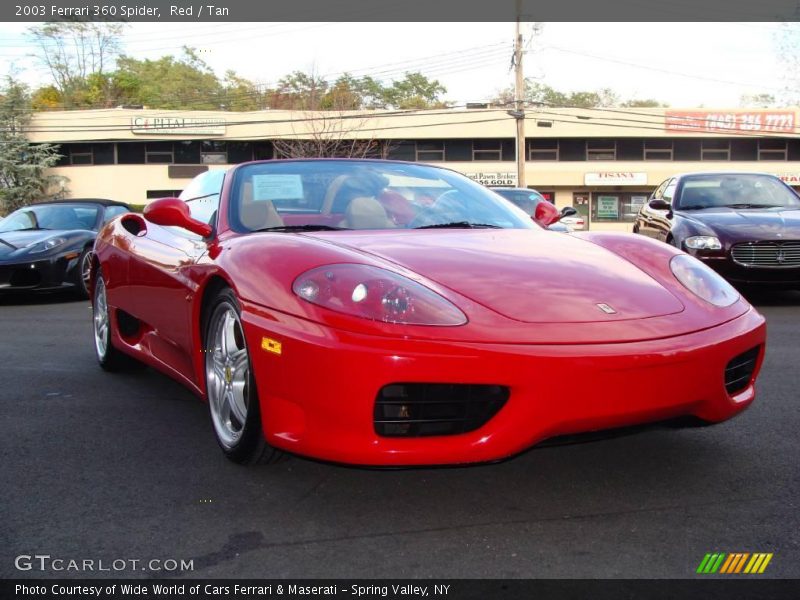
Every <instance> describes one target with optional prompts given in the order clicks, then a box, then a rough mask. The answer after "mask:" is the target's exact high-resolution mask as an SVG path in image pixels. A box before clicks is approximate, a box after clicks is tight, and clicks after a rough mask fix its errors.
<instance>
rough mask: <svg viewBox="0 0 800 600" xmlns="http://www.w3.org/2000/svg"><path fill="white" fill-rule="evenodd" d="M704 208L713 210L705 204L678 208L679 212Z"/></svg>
mask: <svg viewBox="0 0 800 600" xmlns="http://www.w3.org/2000/svg"><path fill="white" fill-rule="evenodd" d="M704 208H711V207H710V206H705V205H703V204H689V205H688V206H680V207H678V210H702V209H704Z"/></svg>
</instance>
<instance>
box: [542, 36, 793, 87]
mask: <svg viewBox="0 0 800 600" xmlns="http://www.w3.org/2000/svg"><path fill="white" fill-rule="evenodd" d="M545 49H546V50H555V51H556V52H562V53H565V54H574V55H576V56H583V57H585V58H593V59H595V60H600V61H603V62H610V63H615V64H619V65H624V66H627V67H633V68H637V69H644V70H647V71H655V72H657V73H665V74H667V75H675V76H678V77H687V78H689V79H698V80H701V81H709V82H712V83H722V84H726V85H736V86H740V87H752V88H759V89H769V90H773V91H783V88H778V87H772V86H763V85H756V84H752V83H744V82H741V81H731V80H728V79H718V78H715V77H705V76H703V75H694V74H690V73H682V72H680V71H673V70H670V69H662V68H660V67H653V66H650V65H642V64H638V63H632V62H628V61H624V60H619V59H616V58H611V57H608V56H598V55H596V54H590V53H588V52H579V51H577V50H571V49H569V48H562V47H559V46H547V47H546V48H545Z"/></svg>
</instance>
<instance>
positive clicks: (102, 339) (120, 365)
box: [92, 271, 134, 371]
mask: <svg viewBox="0 0 800 600" xmlns="http://www.w3.org/2000/svg"><path fill="white" fill-rule="evenodd" d="M105 290H106V282H105V279H103V274H102V272H100V271H98V272H97V279H96V281H95V284H94V294H93V295H92V332H93V334H94V336H93V337H94V354H95V356H96V357H97V362H98V363H99V364H100V366H101V367H102V368H103V369H105V370H106V371H120V370H122V369H125V368H127V367H129V366H130V365H131V364H132V363H133V362H134V360H133V359H132V358H131V357H129V356H128V355H127V354H124V353H123V352H120V351H119V350H117V348H115V347H114V344H112V343H111V337H112V336H111V333H112V331H113V329H114V326H115V325H114V319H113V318H112V315H111V313H110V311H109V310H108V301H107V298H106V291H105ZM101 296H102V304H101ZM101 312H104V313H105V328H104V329H102V328H100V326H99V325H100V322H99V320H100V321H102V317H101V316H100V313H101Z"/></svg>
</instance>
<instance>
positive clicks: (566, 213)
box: [561, 206, 578, 219]
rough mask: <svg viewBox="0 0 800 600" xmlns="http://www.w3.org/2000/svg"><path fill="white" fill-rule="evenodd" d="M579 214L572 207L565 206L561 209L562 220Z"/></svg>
mask: <svg viewBox="0 0 800 600" xmlns="http://www.w3.org/2000/svg"><path fill="white" fill-rule="evenodd" d="M577 214H578V211H577V210H576V209H574V208H573V207H571V206H565V207H564V208H562V209H561V218H562V219H563V218H564V217H572V216H575V215H577Z"/></svg>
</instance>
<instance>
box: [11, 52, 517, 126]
mask: <svg viewBox="0 0 800 600" xmlns="http://www.w3.org/2000/svg"><path fill="white" fill-rule="evenodd" d="M503 45H505V43H502V42H501V43H493V44H487V45H482V46H475V47H472V48H466V49H462V50H458V51H451V52H447V53H442V54H436V55H432V56H429V57H421V58H417V59H413V60H410V61H405V64H406V65H408V66H406V67H404V68H402V69H398V68H394V69H384V70H383V71H381V70H377V71H375V69H380V65H377V66H374V67H369V68H363V69H359V70H354V71H341V72H339V73H332V74H328V75H324V76H320V78H325V82H326V84H327V85H330V84H331V83H335V81H333V82H331V81H329V78H331V77H333V76H343V75H346V74H353V73H357V72H359V71H361V72H367V71H370V70H372V72H373V73H374V78H375V79H376V80H377V81H386V80H387V79H390V78H391V77H392V76H397V75H400V74H401V73H402V74H405V73H407V72H410V71H411V69H412V68H413V66H414V65H415V64H417V63H419V64H420V66H422V65H423V64H427V65H428V66H429V68H428V69H426V73H425V74H426V75H427V76H430V75H432V74H438V73H455V72H461V71H463V70H470V69H465V68H462V67H469V66H471V67H483V66H487V65H488V64H490V62H491V61H492V60H495V59H496V58H498V57H499V56H500V55H501V54H502V53H504V52H505V49H504V48H503V47H501V46H503ZM397 64H404V63H402V62H401V63H388V64H387V65H385V66H387V67H388V66H391V65H397ZM251 84H252V86H253V88H254V89H252V90H249V91H243V92H225V91H223V92H221V94H220V96H219V97H218V98H217V100H218V101H221V102H236V101H237V100H239V101H240V100H248V99H253V98H258V97H259V96H261V94H263V93H264V92H266V91H268V90H274V88H275V87H277V86H278V85H279V84H280V82H251ZM262 90H263V91H262ZM289 93H290V92H289ZM163 100H164V99H163V98H160V99H156V103H158V102H159V101H163ZM168 100H169V101H172V102H174V101H177V102H179V103H180V104H182V105H183V106H181V108H180V109H185V108H192V107H196V106H198V105H200V106H202V105H204V104H206V103H207V102H208V101H209V100H208V99H205V98H203V99H197V98H195V96H194V95H192V96H191V97H190V96H179V95H174V96H170V97H169V98H168ZM59 106H60V107H62V108H63V107H64V106H65V105H64V104H63V103H62V104H60V105H59ZM180 109H179V110H180ZM75 110H84V109H83V108H81V109H75ZM205 110H215V109H205ZM20 112H24V111H20ZM43 112H46V111H43ZM86 118H92V117H91V116H88V117H86Z"/></svg>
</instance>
